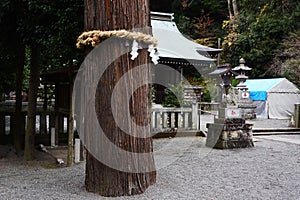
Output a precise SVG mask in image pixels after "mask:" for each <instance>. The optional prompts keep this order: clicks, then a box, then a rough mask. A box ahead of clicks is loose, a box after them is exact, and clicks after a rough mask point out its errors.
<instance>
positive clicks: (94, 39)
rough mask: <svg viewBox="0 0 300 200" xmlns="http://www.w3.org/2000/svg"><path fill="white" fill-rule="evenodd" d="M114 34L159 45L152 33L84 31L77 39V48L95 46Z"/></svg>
mask: <svg viewBox="0 0 300 200" xmlns="http://www.w3.org/2000/svg"><path fill="white" fill-rule="evenodd" d="M112 36H116V37H119V38H126V39H130V40H136V41H139V42H144V43H145V44H148V45H153V46H154V47H156V46H157V39H155V38H154V37H152V36H151V35H147V34H144V33H140V32H129V31H126V30H119V31H117V30H114V31H99V30H94V31H88V32H84V33H82V34H81V35H80V36H79V37H78V39H77V44H76V46H77V48H79V49H81V48H83V47H84V46H92V47H95V46H97V45H98V44H99V43H101V41H103V40H104V39H107V38H110V37H112Z"/></svg>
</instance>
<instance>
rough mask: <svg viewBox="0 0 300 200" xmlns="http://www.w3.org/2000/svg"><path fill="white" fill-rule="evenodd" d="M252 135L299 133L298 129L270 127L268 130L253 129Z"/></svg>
mask: <svg viewBox="0 0 300 200" xmlns="http://www.w3.org/2000/svg"><path fill="white" fill-rule="evenodd" d="M252 134H253V136H264V135H300V130H299V129H272V130H271V129H270V130H262V131H260V130H253V131H252Z"/></svg>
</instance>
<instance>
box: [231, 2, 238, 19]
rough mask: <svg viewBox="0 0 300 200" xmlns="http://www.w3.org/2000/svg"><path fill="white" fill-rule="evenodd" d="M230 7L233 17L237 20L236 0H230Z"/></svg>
mask: <svg viewBox="0 0 300 200" xmlns="http://www.w3.org/2000/svg"><path fill="white" fill-rule="evenodd" d="M232 7H233V15H234V19H235V20H237V19H238V18H239V10H238V6H237V2H236V0H232Z"/></svg>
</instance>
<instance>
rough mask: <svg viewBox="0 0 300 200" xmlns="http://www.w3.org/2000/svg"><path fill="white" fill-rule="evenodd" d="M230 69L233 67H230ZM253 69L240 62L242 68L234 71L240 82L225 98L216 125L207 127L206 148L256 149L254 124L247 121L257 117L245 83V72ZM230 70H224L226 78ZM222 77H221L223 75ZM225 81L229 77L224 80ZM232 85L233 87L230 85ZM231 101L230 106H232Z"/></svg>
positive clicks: (236, 68) (241, 60)
mask: <svg viewBox="0 0 300 200" xmlns="http://www.w3.org/2000/svg"><path fill="white" fill-rule="evenodd" d="M223 70H224V68H219V69H217V70H216V71H214V72H212V73H211V75H214V74H218V75H219V76H220V74H223ZM228 70H230V68H228ZM250 70H251V68H250V67H247V66H245V60H244V59H243V58H242V59H240V65H239V66H237V67H235V68H233V69H232V74H231V75H237V76H236V77H235V78H236V79H237V80H239V84H238V86H237V87H234V88H229V94H227V95H226V96H227V97H226V101H227V102H226V104H225V106H224V107H221V108H219V113H218V118H217V119H216V118H215V119H214V123H209V124H207V129H208V132H207V139H206V146H208V147H213V148H220V149H228V148H245V147H253V146H254V143H253V137H252V126H253V125H252V124H248V123H247V122H246V119H252V118H255V112H254V109H255V105H253V103H252V101H251V100H250V98H249V96H250V95H249V91H248V88H247V86H246V84H245V81H246V79H247V78H248V77H247V76H246V72H247V71H250ZM228 72H229V71H225V74H226V75H230V74H228ZM220 77H222V76H220ZM222 79H223V82H224V83H225V82H226V77H223V78H222ZM229 86H230V85H229ZM229 100H230V102H232V103H230V104H229Z"/></svg>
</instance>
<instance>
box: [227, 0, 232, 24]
mask: <svg viewBox="0 0 300 200" xmlns="http://www.w3.org/2000/svg"><path fill="white" fill-rule="evenodd" d="M227 3H228V13H229V19H230V21H232V20H233V15H232V11H231V0H227Z"/></svg>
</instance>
